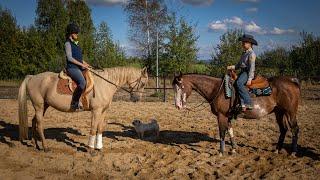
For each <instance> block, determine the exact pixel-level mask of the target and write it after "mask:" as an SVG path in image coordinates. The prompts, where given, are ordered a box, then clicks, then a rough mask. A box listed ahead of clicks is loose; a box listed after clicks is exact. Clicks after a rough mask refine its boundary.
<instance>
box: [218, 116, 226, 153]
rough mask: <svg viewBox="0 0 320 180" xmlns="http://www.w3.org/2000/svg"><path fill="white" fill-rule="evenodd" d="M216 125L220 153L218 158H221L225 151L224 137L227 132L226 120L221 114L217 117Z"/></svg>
mask: <svg viewBox="0 0 320 180" xmlns="http://www.w3.org/2000/svg"><path fill="white" fill-rule="evenodd" d="M218 124H219V134H220V153H219V156H222V155H223V153H224V149H225V136H226V132H227V130H228V118H227V117H226V116H224V115H223V114H219V115H218Z"/></svg>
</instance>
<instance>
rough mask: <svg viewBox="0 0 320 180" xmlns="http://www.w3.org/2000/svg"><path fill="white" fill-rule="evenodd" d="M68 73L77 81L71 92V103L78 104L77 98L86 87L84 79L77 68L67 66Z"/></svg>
mask: <svg viewBox="0 0 320 180" xmlns="http://www.w3.org/2000/svg"><path fill="white" fill-rule="evenodd" d="M67 72H68V75H69V76H70V77H71V79H72V80H74V81H75V82H76V83H77V88H76V89H75V90H74V92H73V97H72V103H75V104H79V99H80V97H81V94H82V92H83V90H84V89H85V87H86V80H85V78H84V77H83V75H82V71H81V70H80V69H79V68H67Z"/></svg>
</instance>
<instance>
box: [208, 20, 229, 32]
mask: <svg viewBox="0 0 320 180" xmlns="http://www.w3.org/2000/svg"><path fill="white" fill-rule="evenodd" d="M209 29H210V30H213V31H220V30H223V31H224V30H227V25H226V23H224V22H221V21H215V22H212V23H210V24H209Z"/></svg>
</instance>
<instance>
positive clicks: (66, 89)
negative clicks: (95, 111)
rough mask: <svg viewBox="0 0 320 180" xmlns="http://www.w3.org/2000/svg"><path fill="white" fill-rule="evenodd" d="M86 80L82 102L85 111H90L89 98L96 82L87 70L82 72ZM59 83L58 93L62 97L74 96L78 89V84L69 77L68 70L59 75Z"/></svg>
mask: <svg viewBox="0 0 320 180" xmlns="http://www.w3.org/2000/svg"><path fill="white" fill-rule="evenodd" d="M82 74H83V76H84V78H85V80H86V88H85V90H84V91H83V93H82V95H81V98H80V101H81V103H82V105H83V108H84V109H85V110H89V109H90V108H89V98H88V97H87V96H88V94H89V93H90V92H91V91H92V90H93V87H94V81H93V76H92V74H91V72H90V71H89V70H85V71H83V72H82ZM58 77H59V81H58V85H57V92H58V93H59V94H62V95H72V94H73V92H74V90H75V89H76V88H77V84H76V82H74V81H73V80H72V79H71V77H70V76H68V74H67V71H66V70H62V71H61V72H60V73H59V75H58Z"/></svg>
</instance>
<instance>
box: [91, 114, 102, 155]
mask: <svg viewBox="0 0 320 180" xmlns="http://www.w3.org/2000/svg"><path fill="white" fill-rule="evenodd" d="M101 116H102V108H97V109H93V110H92V118H91V129H90V135H89V142H88V146H89V153H91V154H92V153H94V149H95V147H96V144H97V143H96V142H95V141H96V139H97V130H98V125H99V123H100V118H101ZM99 136H100V135H99ZM99 138H100V137H99ZM101 140H102V133H101Z"/></svg>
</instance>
